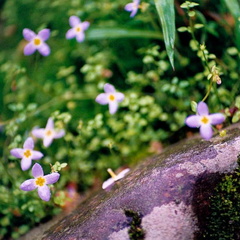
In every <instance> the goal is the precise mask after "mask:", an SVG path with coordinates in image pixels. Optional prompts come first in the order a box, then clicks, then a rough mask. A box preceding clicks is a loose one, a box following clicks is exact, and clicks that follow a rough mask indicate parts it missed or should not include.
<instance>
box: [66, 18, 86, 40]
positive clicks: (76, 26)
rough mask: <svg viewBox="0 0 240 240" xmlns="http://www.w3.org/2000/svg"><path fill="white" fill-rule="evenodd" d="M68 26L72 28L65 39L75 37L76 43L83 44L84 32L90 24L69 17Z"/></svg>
mask: <svg viewBox="0 0 240 240" xmlns="http://www.w3.org/2000/svg"><path fill="white" fill-rule="evenodd" d="M69 24H70V26H71V27H72V28H71V29H69V30H68V31H67V33H66V38H67V39H71V38H75V37H76V39H77V41H78V42H83V41H84V38H85V34H84V31H85V30H87V29H88V27H89V25H90V23H89V22H87V21H85V22H81V20H80V19H79V18H78V17H77V16H71V17H70V18H69Z"/></svg>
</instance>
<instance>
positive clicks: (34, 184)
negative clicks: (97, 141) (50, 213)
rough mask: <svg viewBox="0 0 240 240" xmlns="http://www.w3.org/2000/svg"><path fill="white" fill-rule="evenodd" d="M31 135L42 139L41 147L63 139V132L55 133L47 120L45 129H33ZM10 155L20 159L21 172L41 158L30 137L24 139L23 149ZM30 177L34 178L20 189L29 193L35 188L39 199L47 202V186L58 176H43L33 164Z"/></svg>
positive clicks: (39, 168)
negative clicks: (33, 161) (57, 139)
mask: <svg viewBox="0 0 240 240" xmlns="http://www.w3.org/2000/svg"><path fill="white" fill-rule="evenodd" d="M32 135H33V136H34V137H36V138H42V139H43V145H44V146H45V147H48V146H50V145H51V143H52V141H53V139H55V138H61V137H63V136H64V135H65V131H64V130H60V131H56V130H55V128H54V122H53V119H52V118H49V119H48V122H47V125H46V127H45V128H35V129H34V130H33V131H32ZM10 153H11V155H12V156H14V157H16V158H21V168H22V170H23V171H26V170H28V169H29V168H30V167H31V165H32V160H39V159H41V158H42V157H43V154H42V153H41V152H39V151H36V150H34V140H33V138H32V137H28V138H27V139H26V141H25V142H24V144H23V148H14V149H12V150H11V151H10ZM32 175H33V177H34V178H33V179H29V180H26V181H24V182H23V183H22V184H21V186H20V189H22V190H23V191H31V190H34V189H36V188H37V189H38V195H39V197H40V198H41V199H42V200H44V201H49V200H50V197H51V192H50V189H49V187H48V186H47V184H53V183H55V182H57V181H58V179H59V177H60V174H59V173H57V172H52V173H50V174H48V175H44V173H43V169H42V167H41V165H40V164H38V163H35V164H34V165H33V168H32Z"/></svg>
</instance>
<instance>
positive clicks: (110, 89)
mask: <svg viewBox="0 0 240 240" xmlns="http://www.w3.org/2000/svg"><path fill="white" fill-rule="evenodd" d="M104 91H105V93H115V92H116V90H115V87H114V86H113V85H112V84H109V83H106V84H105V85H104Z"/></svg>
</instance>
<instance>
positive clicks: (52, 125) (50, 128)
mask: <svg viewBox="0 0 240 240" xmlns="http://www.w3.org/2000/svg"><path fill="white" fill-rule="evenodd" d="M46 129H49V130H53V129H54V121H53V119H52V118H51V117H50V118H49V119H48V121H47V125H46Z"/></svg>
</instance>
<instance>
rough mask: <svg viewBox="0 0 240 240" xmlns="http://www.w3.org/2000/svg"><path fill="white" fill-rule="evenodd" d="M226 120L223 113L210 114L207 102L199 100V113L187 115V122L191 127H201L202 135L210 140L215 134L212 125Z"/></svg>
mask: <svg viewBox="0 0 240 240" xmlns="http://www.w3.org/2000/svg"><path fill="white" fill-rule="evenodd" d="M224 120H225V116H224V115H223V114H222V113H214V114H209V112H208V106H207V104H206V103H204V102H199V103H198V105H197V115H191V116H189V117H187V118H186V121H185V122H186V124H187V125H188V126H189V127H192V128H196V127H200V134H201V136H202V137H203V138H204V139H206V140H209V139H210V138H211V137H212V135H213V130H212V126H211V125H216V124H220V123H222V122H223V121H224Z"/></svg>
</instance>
